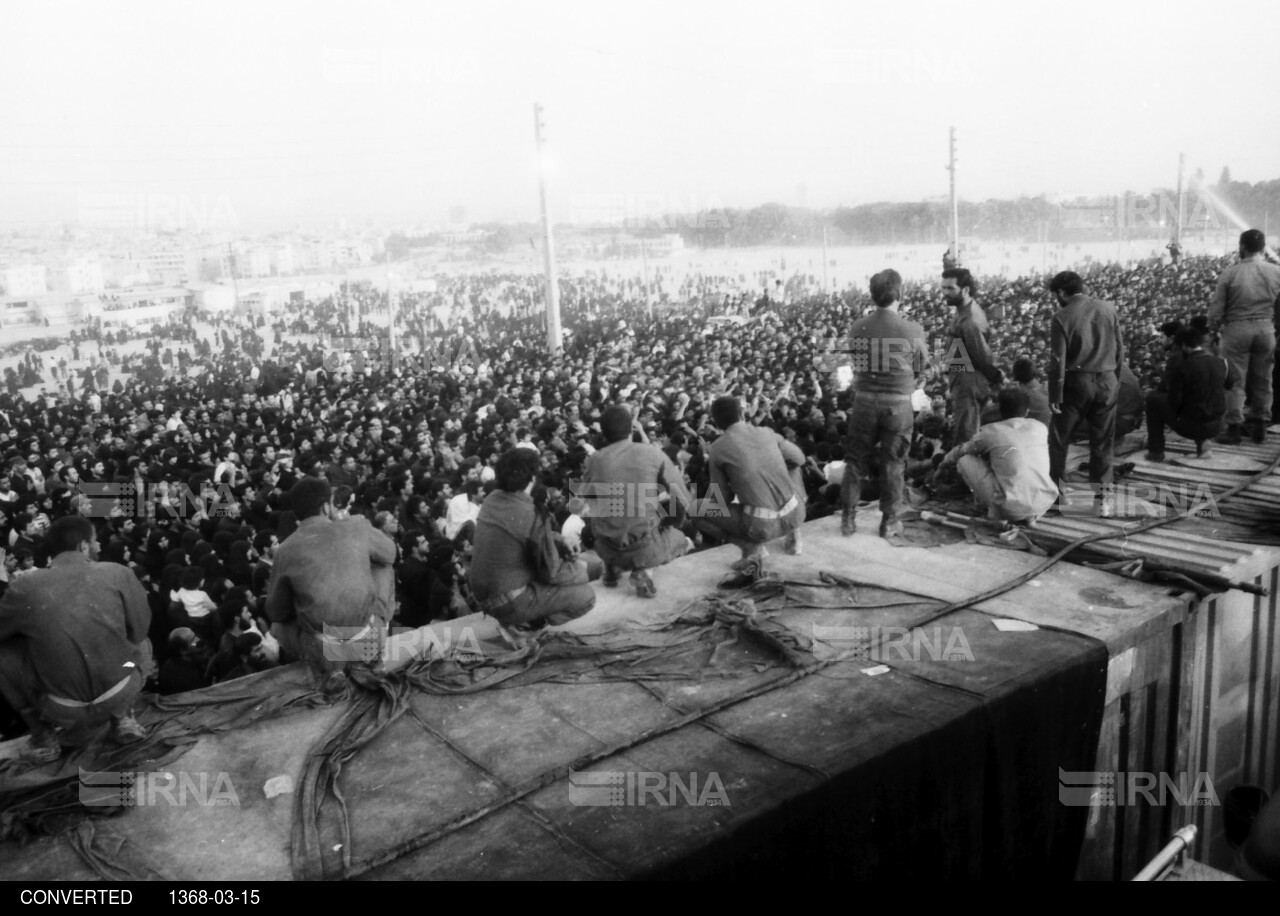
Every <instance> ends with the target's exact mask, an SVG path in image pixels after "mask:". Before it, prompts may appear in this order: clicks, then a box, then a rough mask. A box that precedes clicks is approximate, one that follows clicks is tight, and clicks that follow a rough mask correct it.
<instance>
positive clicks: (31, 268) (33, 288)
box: [4, 264, 49, 298]
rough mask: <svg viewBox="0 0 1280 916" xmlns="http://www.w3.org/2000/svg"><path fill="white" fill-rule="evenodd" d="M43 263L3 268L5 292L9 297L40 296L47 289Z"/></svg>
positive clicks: (45, 271)
mask: <svg viewBox="0 0 1280 916" xmlns="http://www.w3.org/2000/svg"><path fill="white" fill-rule="evenodd" d="M47 273H48V272H47V270H46V269H45V266H44V265H43V264H20V265H17V266H14V267H6V268H5V269H4V289H5V294H6V295H7V296H8V297H10V298H20V297H26V296H41V295H44V294H45V293H46V292H48V291H49V285H48V279H47Z"/></svg>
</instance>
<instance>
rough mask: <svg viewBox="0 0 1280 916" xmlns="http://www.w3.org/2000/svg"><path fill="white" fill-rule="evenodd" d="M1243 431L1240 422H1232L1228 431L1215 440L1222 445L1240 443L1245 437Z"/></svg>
mask: <svg viewBox="0 0 1280 916" xmlns="http://www.w3.org/2000/svg"><path fill="white" fill-rule="evenodd" d="M1241 432H1242V430H1241V428H1240V424H1239V423H1232V424H1231V425H1229V426H1228V427H1227V428H1226V431H1224V432H1223V433H1222V435H1220V436H1219V437H1218V438H1217V439H1215V440H1213V441H1215V442H1217V443H1219V444H1221V445H1239V444H1240V442H1241V441H1242V440H1243V438H1244V437H1243V435H1241Z"/></svg>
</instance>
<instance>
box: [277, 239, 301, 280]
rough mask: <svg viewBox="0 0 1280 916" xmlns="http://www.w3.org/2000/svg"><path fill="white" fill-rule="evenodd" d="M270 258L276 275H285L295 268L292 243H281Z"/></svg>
mask: <svg viewBox="0 0 1280 916" xmlns="http://www.w3.org/2000/svg"><path fill="white" fill-rule="evenodd" d="M272 260H273V261H274V263H275V271H274V272H275V275H276V276H278V277H287V276H289V275H290V274H292V273H293V272H294V271H295V270H297V267H296V266H295V259H294V256H293V246H292V245H281V246H280V247H279V248H277V249H275V251H274V252H273V253H272Z"/></svg>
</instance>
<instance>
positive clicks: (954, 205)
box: [947, 127, 963, 264]
mask: <svg viewBox="0 0 1280 916" xmlns="http://www.w3.org/2000/svg"><path fill="white" fill-rule="evenodd" d="M947 171H948V172H950V173H951V255H952V257H954V258H955V259H956V263H957V264H962V263H963V261H962V260H961V258H960V202H959V200H958V199H957V198H956V129H955V128H954V127H952V128H951V161H950V164H949V165H948V166H947Z"/></svg>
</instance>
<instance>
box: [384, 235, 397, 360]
mask: <svg viewBox="0 0 1280 916" xmlns="http://www.w3.org/2000/svg"><path fill="white" fill-rule="evenodd" d="M385 251H386V262H387V352H386V354H385V357H386V359H387V360H388V361H389V365H392V366H394V365H395V363H396V359H397V355H396V349H397V343H396V302H395V299H393V298H392V296H391V249H390V248H387V249H385Z"/></svg>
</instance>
